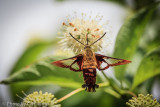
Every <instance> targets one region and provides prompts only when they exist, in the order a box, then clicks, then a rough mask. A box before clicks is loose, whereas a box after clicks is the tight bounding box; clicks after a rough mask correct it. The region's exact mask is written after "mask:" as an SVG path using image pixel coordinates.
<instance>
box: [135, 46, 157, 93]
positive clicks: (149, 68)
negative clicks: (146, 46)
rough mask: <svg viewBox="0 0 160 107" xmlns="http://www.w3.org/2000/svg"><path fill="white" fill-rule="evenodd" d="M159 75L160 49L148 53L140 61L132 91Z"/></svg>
mask: <svg viewBox="0 0 160 107" xmlns="http://www.w3.org/2000/svg"><path fill="white" fill-rule="evenodd" d="M159 74H160V47H158V48H157V49H155V50H153V51H152V52H150V53H148V54H147V55H146V56H145V57H144V58H143V60H142V62H141V64H140V66H139V68H138V71H137V73H136V75H135V76H134V82H133V85H132V90H133V89H134V88H136V87H137V86H138V85H140V84H141V83H143V82H145V81H146V80H148V79H150V78H152V77H154V76H156V75H159Z"/></svg>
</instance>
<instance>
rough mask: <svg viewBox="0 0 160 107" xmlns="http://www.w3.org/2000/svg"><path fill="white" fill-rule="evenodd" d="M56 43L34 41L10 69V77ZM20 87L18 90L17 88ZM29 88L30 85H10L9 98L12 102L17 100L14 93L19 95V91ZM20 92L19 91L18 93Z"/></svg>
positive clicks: (53, 41)
mask: <svg viewBox="0 0 160 107" xmlns="http://www.w3.org/2000/svg"><path fill="white" fill-rule="evenodd" d="M56 43H57V40H55V39H53V40H51V41H46V40H41V39H39V38H38V39H36V40H34V41H32V42H31V44H30V45H29V46H28V47H27V49H26V50H25V51H24V53H23V54H22V55H21V56H20V58H19V59H18V61H17V62H16V64H15V65H14V67H13V68H12V70H11V72H10V75H12V74H13V73H15V72H17V71H19V70H20V69H22V68H23V67H25V66H27V65H29V64H31V63H33V62H34V61H35V60H37V59H38V58H39V57H40V56H41V54H42V53H44V51H45V50H46V49H47V48H49V47H50V46H53V45H54V44H56ZM19 87H20V88H19ZM29 87H31V85H23V84H11V85H10V90H11V94H12V95H11V96H12V97H13V99H14V100H16V99H17V97H16V96H15V93H17V94H19V95H20V94H21V90H23V91H27V90H28V89H29ZM19 90H20V91H19Z"/></svg>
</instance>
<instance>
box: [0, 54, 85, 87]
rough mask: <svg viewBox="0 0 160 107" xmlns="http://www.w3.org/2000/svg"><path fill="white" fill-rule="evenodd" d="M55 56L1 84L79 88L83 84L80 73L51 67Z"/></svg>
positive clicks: (12, 76)
mask: <svg viewBox="0 0 160 107" xmlns="http://www.w3.org/2000/svg"><path fill="white" fill-rule="evenodd" d="M53 61H55V58H54V57H53V56H51V57H47V58H44V59H42V60H40V61H38V62H36V63H34V64H32V65H30V66H28V67H26V68H23V69H22V70H19V71H18V72H16V73H14V74H12V75H11V76H9V77H8V78H7V79H5V80H3V81H2V82H1V83H4V84H11V83H19V84H21V83H23V84H28V85H43V84H56V85H60V86H62V87H69V88H78V87H81V84H82V83H83V80H82V78H80V77H79V73H74V72H72V71H70V70H68V69H63V68H59V67H56V66H53V65H51V62H53Z"/></svg>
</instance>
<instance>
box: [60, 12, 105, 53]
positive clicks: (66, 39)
mask: <svg viewBox="0 0 160 107" xmlns="http://www.w3.org/2000/svg"><path fill="white" fill-rule="evenodd" d="M76 16H77V15H76V14H75V17H72V18H70V17H68V18H67V20H66V21H65V22H63V23H62V28H61V31H60V32H59V34H60V35H61V36H62V37H61V38H62V39H61V41H60V44H61V45H62V47H63V49H64V50H72V51H73V52H74V53H80V52H81V51H82V50H83V49H84V46H83V45H82V44H80V43H79V42H77V41H76V40H74V39H73V38H72V37H71V35H70V33H71V34H72V35H73V36H74V37H75V38H76V39H77V40H78V41H80V42H81V43H83V44H85V45H86V44H87V38H88V45H90V44H92V43H93V42H94V41H96V40H97V39H99V38H100V37H101V36H102V35H103V34H104V33H105V31H104V29H103V27H104V26H105V25H106V24H103V25H100V21H101V20H102V18H103V16H99V15H97V16H96V17H95V18H92V17H91V16H87V15H86V14H84V13H82V15H81V17H76ZM102 41H103V39H101V40H99V41H98V42H96V43H95V44H94V45H92V46H91V47H92V49H93V50H94V51H98V50H100V49H101V45H102Z"/></svg>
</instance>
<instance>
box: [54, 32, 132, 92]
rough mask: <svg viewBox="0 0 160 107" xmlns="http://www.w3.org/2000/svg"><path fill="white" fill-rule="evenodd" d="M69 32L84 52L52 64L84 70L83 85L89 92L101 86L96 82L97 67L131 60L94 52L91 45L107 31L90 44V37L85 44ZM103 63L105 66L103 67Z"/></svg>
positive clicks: (74, 69)
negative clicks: (82, 47)
mask: <svg viewBox="0 0 160 107" xmlns="http://www.w3.org/2000/svg"><path fill="white" fill-rule="evenodd" d="M69 34H70V36H71V37H72V38H73V39H75V40H76V41H77V42H79V43H80V44H82V45H83V46H84V50H83V53H82V54H79V55H77V56H74V57H72V58H68V59H63V60H58V61H55V62H52V64H53V65H56V66H59V67H62V68H69V69H70V70H71V71H74V72H81V71H82V72H83V77H84V82H85V84H83V85H82V88H85V90H86V91H88V92H95V88H98V87H99V85H97V84H96V69H98V70H105V69H108V68H109V67H111V66H118V65H123V64H128V63H130V62H131V61H129V60H124V59H118V58H113V57H108V56H105V55H101V54H96V53H94V52H93V50H92V48H91V46H92V45H93V44H95V43H96V42H97V41H99V40H100V39H102V38H103V37H104V36H105V34H106V32H105V33H104V34H103V36H101V37H100V38H99V39H97V40H96V41H95V42H93V43H92V44H90V45H89V44H88V37H86V39H87V44H86V45H85V44H83V43H82V42H80V41H79V40H77V39H76V38H75V37H74V36H72V34H71V33H69ZM102 64H103V65H105V66H103V67H102Z"/></svg>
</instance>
